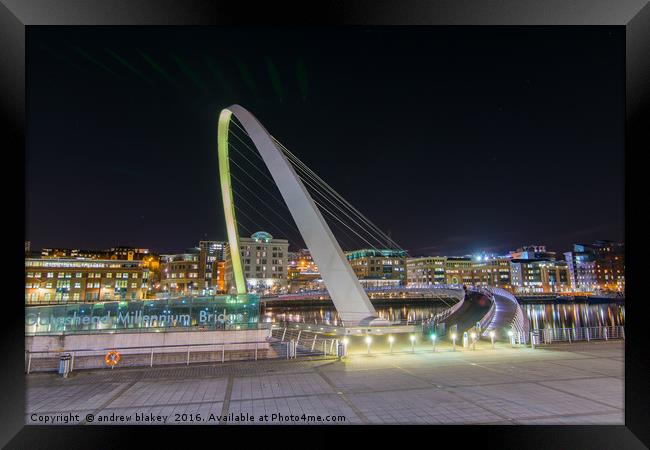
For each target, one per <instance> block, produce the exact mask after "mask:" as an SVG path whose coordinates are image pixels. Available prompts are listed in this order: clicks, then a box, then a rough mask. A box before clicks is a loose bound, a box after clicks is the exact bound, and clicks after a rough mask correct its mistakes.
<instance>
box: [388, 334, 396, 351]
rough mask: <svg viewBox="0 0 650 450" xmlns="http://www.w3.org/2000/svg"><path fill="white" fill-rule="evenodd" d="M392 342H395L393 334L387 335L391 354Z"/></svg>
mask: <svg viewBox="0 0 650 450" xmlns="http://www.w3.org/2000/svg"><path fill="white" fill-rule="evenodd" d="M393 342H395V338H394V337H393V336H388V344H389V345H390V353H391V355H392V354H393Z"/></svg>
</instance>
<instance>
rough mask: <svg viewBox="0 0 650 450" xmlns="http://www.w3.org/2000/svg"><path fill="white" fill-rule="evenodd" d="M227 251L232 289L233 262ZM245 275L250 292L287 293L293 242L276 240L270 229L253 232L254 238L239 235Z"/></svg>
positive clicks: (227, 284)
mask: <svg viewBox="0 0 650 450" xmlns="http://www.w3.org/2000/svg"><path fill="white" fill-rule="evenodd" d="M229 251H230V249H229V248H228V249H227V251H226V274H227V281H226V288H227V290H231V289H232V288H233V287H234V286H233V282H232V263H231V261H230V257H229ZM239 252H240V255H241V260H242V266H243V270H244V278H245V279H246V285H247V289H248V292H256V293H279V292H286V290H287V284H288V257H289V241H287V240H286V239H275V238H274V237H273V236H272V235H271V234H270V233H267V232H266V231H258V232H256V233H253V234H252V235H251V237H240V238H239Z"/></svg>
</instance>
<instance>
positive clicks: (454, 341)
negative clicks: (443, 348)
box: [451, 333, 456, 352]
mask: <svg viewBox="0 0 650 450" xmlns="http://www.w3.org/2000/svg"><path fill="white" fill-rule="evenodd" d="M451 342H452V351H454V352H455V351H456V333H453V334H452V335H451Z"/></svg>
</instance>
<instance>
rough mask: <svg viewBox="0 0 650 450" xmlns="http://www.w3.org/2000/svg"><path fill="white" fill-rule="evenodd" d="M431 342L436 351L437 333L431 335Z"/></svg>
mask: <svg viewBox="0 0 650 450" xmlns="http://www.w3.org/2000/svg"><path fill="white" fill-rule="evenodd" d="M431 343H432V344H433V351H434V353H435V351H436V335H435V334H432V335H431Z"/></svg>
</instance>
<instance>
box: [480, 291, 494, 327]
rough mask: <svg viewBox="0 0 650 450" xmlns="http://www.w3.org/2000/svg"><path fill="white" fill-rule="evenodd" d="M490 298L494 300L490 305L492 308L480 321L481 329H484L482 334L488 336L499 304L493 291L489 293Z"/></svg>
mask: <svg viewBox="0 0 650 450" xmlns="http://www.w3.org/2000/svg"><path fill="white" fill-rule="evenodd" d="M489 298H490V300H491V301H492V305H490V309H489V310H488V312H487V314H485V315H484V316H483V318H482V319H481V320H480V321H479V324H480V325H481V330H483V333H482V336H487V333H488V327H489V325H490V324H491V323H492V319H494V315H495V314H496V312H497V305H496V302H495V301H494V296H493V295H492V294H491V293H490V295H489Z"/></svg>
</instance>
